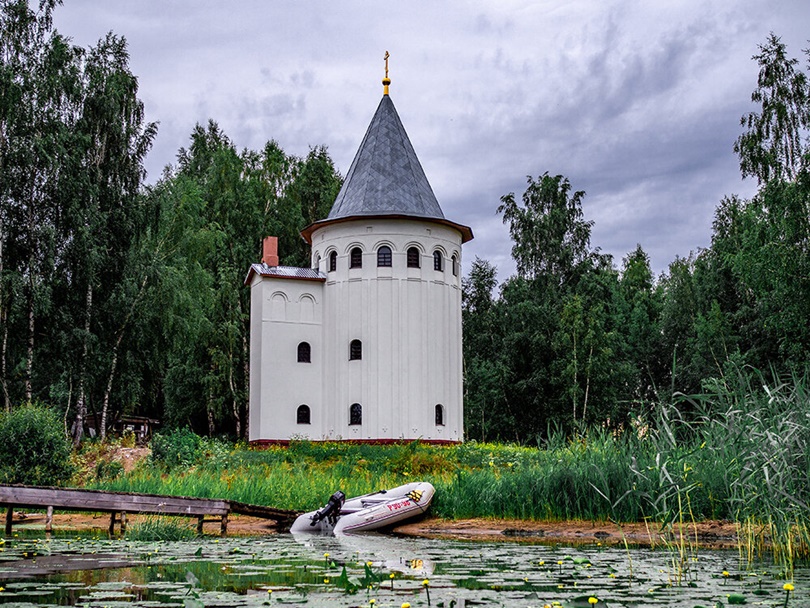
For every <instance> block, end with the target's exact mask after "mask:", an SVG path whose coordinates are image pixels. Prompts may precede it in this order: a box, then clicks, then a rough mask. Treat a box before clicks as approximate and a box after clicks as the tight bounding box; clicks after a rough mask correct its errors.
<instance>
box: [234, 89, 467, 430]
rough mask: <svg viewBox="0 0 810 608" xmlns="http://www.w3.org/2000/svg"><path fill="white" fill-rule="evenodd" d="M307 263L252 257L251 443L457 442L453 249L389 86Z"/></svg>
mask: <svg viewBox="0 0 810 608" xmlns="http://www.w3.org/2000/svg"><path fill="white" fill-rule="evenodd" d="M383 84H384V85H385V88H384V95H383V98H382V101H381V102H380V105H379V107H378V108H377V112H376V113H375V115H374V117H373V119H372V121H371V124H370V125H369V127H368V130H367V132H366V135H365V137H364V138H363V141H362V143H361V144H360V149H359V150H358V152H357V155H356V156H355V158H354V161H353V162H352V165H351V167H350V168H349V172H348V174H347V175H346V179H345V181H344V184H343V187H342V189H341V191H340V193H339V194H338V196H337V199H336V200H335V204H334V206H333V207H332V211H331V212H330V214H329V216H328V217H327V218H326V219H324V220H321V221H318V222H315V223H314V224H312V225H310V226H308V227H307V228H305V229H304V231H303V232H302V235H303V237H304V238H305V239H306V240H307V242H308V243H310V245H311V246H312V266H313V268H311V269H308V268H307V269H303V268H289V267H280V266H278V257H277V252H276V251H275V240H274V239H272V240H267V241H266V242H265V256H264V258H263V260H262V263H261V264H254V265H253V266H251V269H250V272H249V274H248V278H247V280H246V283H247V284H249V285H250V287H251V345H250V347H251V357H250V366H251V369H250V439H251V442H256V443H265V442H286V441H289V440H290V439H295V438H306V439H310V440H353V441H368V442H388V441H410V440H417V439H419V440H423V441H429V442H437V443H443V442H460V441H462V440H463V414H464V412H463V398H462V360H461V270H460V268H461V246H462V243H465V242H467V241H469V240H470V239H472V238H473V235H472V231H471V230H470V228H468V227H466V226H462V225H460V224H456V223H454V222H452V221H449V220H447V219H445V217H444V214H443V213H442V210H441V208H440V207H439V203H438V201H437V200H436V197H435V195H434V194H433V191H432V189H431V187H430V184H429V183H428V181H427V178H426V177H425V173H424V171H423V170H422V167H421V165H420V163H419V160H418V159H417V157H416V153H415V152H414V150H413V147H412V146H411V142H410V140H409V139H408V136H407V134H406V133H405V129H404V128H403V126H402V123H401V122H400V120H399V116H398V115H397V112H396V109H395V108H394V104H393V102H392V101H391V98H390V97H389V95H388V85H389V84H390V81H389V80H388V78H387V73H386V79H385V80H383Z"/></svg>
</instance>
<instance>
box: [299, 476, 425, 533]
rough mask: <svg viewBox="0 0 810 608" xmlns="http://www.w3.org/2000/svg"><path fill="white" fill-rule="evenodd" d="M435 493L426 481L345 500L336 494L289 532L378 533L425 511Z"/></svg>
mask: <svg viewBox="0 0 810 608" xmlns="http://www.w3.org/2000/svg"><path fill="white" fill-rule="evenodd" d="M435 491H436V490H435V489H434V488H433V486H432V485H431V484H429V483H428V482H426V481H417V482H414V483H406V484H405V485H402V486H397V487H396V488H391V489H390V490H380V491H379V492H374V493H372V494H365V495H363V496H358V497H356V498H350V499H349V500H346V496H345V494H343V492H340V491H338V492H335V493H334V494H332V496H331V497H330V498H329V502H327V503H326V505H324V506H323V508H321V509H319V510H318V511H310V512H309V513H304V514H303V515H299V516H298V518H297V519H296V520H295V523H293V525H292V528H290V532H292V533H293V534H298V533H302V532H314V533H317V534H329V533H332V534H336V535H339V534H347V533H351V532H363V531H369V530H379V529H380V528H384V527H387V526H390V525H393V524H396V523H399V522H401V521H404V520H406V519H410V518H412V517H417V516H419V515H421V514H422V513H424V512H425V511H427V509H428V507H429V506H430V501H431V500H433V493H434V492H435Z"/></svg>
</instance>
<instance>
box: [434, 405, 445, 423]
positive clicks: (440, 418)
mask: <svg viewBox="0 0 810 608" xmlns="http://www.w3.org/2000/svg"><path fill="white" fill-rule="evenodd" d="M436 426H444V406H443V405H442V404H441V403H437V404H436Z"/></svg>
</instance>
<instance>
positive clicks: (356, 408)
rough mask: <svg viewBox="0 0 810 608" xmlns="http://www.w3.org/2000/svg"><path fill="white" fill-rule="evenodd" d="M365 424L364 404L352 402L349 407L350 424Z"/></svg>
mask: <svg viewBox="0 0 810 608" xmlns="http://www.w3.org/2000/svg"><path fill="white" fill-rule="evenodd" d="M358 424H363V406H362V405H360V404H359V403H352V406H351V407H350V408H349V426H356V425H358Z"/></svg>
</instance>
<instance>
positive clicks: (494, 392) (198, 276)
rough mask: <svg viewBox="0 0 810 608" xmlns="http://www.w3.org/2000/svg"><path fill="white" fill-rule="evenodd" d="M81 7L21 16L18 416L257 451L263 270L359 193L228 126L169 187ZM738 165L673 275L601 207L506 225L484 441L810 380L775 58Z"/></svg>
mask: <svg viewBox="0 0 810 608" xmlns="http://www.w3.org/2000/svg"><path fill="white" fill-rule="evenodd" d="M57 5H58V0H42V1H41V2H39V4H38V5H36V6H31V5H30V3H29V2H27V0H3V2H2V5H0V6H2V12H0V389H1V390H2V394H0V400H2V408H3V409H4V410H5V411H10V410H11V409H12V408H14V407H16V406H17V405H19V404H23V403H31V402H41V403H45V404H49V405H52V406H53V407H54V408H56V410H57V411H59V412H61V415H62V416H63V421H64V424H65V428H66V430H67V431H68V432H69V433H70V434H71V436H72V438H73V440H74V442H76V443H78V442H79V441H81V439H82V437H83V435H84V433H85V432H86V430H87V429H86V427H85V424H84V420H85V418H86V416H87V415H88V414H94V415H95V420H96V421H97V423H98V432H99V433H100V434H102V435H103V434H104V432H105V429H106V428H108V426H109V424H110V423H111V421H112V420H114V419H116V418H117V417H119V416H121V415H122V414H137V415H143V416H150V417H156V418H160V419H161V421H162V423H163V425H164V427H166V428H180V427H191V428H193V429H194V430H196V431H197V432H199V433H204V434H209V435H215V434H224V435H230V436H232V437H236V438H241V437H246V436H247V433H248V416H247V403H248V374H249V367H248V366H249V356H248V345H249V335H248V319H249V308H248V306H249V293H248V290H247V289H246V288H244V287H243V280H244V278H245V275H246V272H247V269H248V267H249V265H250V264H251V263H252V262H255V261H257V260H258V259H259V258H260V251H261V240H262V238H263V237H264V236H266V235H268V234H274V235H278V237H279V241H280V247H279V249H280V252H281V255H282V257H281V263H282V264H286V265H294V266H307V265H308V264H309V252H308V248H307V245H306V244H305V243H304V241H303V240H302V239H301V238H300V235H299V233H300V230H301V229H302V228H303V227H304V226H306V225H307V224H309V223H311V222H313V221H315V220H317V219H321V218H323V217H326V215H327V214H328V212H329V210H330V208H331V205H332V203H333V201H334V199H335V197H336V195H337V192H338V190H339V188H340V185H341V182H342V179H341V176H340V174H339V173H338V171H337V170H336V168H335V166H334V163H333V162H332V160H331V158H330V157H329V154H328V152H327V150H326V148H325V147H323V146H319V147H315V148H312V149H311V150H310V151H309V153H308V154H307V155H306V156H304V157H298V156H295V155H291V154H287V153H286V152H284V150H283V149H282V148H281V147H280V146H279V144H278V143H277V142H275V141H272V140H271V141H269V142H268V143H267V144H266V145H265V146H264V147H263V148H262V149H260V150H241V151H240V150H238V149H237V148H236V146H235V145H234V144H233V142H232V141H231V140H230V139H229V138H228V137H227V135H226V134H225V133H223V132H222V130H221V129H220V128H219V127H218V125H217V124H216V123H215V122H214V121H210V122H209V123H208V124H206V125H197V126H196V127H195V128H194V129H193V131H192V133H191V134H190V138H189V143H188V147H187V148H183V149H181V150H179V151H178V154H177V159H176V162H175V163H174V164H173V165H170V166H168V167H166V169H165V170H164V172H163V174H162V176H161V177H160V179H159V180H157V182H156V183H154V184H153V185H146V184H145V171H144V167H143V162H144V159H145V157H146V154H147V153H148V151H149V149H150V147H151V144H152V142H153V140H154V138H155V135H156V133H157V128H158V126H157V124H155V123H151V122H149V121H147V120H146V118H145V116H144V110H143V104H142V102H141V101H140V99H139V98H138V81H137V78H136V76H135V75H134V74H132V72H131V70H130V69H129V55H128V51H127V46H126V41H125V40H124V38H122V37H119V36H116V35H114V34H112V33H111V34H108V35H107V36H106V37H104V38H103V39H101V40H100V41H99V42H98V43H97V44H96V45H95V46H92V47H90V48H86V49H85V48H81V47H78V46H76V45H74V44H72V42H71V41H70V40H69V39H68V38H65V37H64V36H62V35H61V34H60V33H58V32H57V31H55V30H54V29H53V24H52V16H53V12H54V10H55V9H56V8H57ZM756 60H757V61H758V62H759V64H760V67H761V72H760V77H759V81H758V85H757V88H756V90H755V92H754V95H753V100H754V102H755V103H757V104H758V105H759V106H760V108H761V110H760V111H759V112H752V113H751V114H750V115H748V116H745V117H743V130H744V132H743V135H741V137H740V138H739V140H738V141H737V143H736V145H735V150H736V152H737V153H738V155H739V156H740V162H741V170H742V172H743V174H744V175H750V176H754V177H756V178H757V179H758V180H759V183H760V188H759V191H758V193H757V195H756V196H755V197H754V198H752V199H751V200H741V199H738V198H736V197H729V198H727V199H725V200H723V201H722V202H721V203H720V204H719V206H718V208H717V212H716V218H715V223H714V231H713V237H712V243H711V246H710V247H708V248H707V249H705V250H701V251H699V252H697V253H696V254H693V255H690V256H689V257H687V258H678V259H676V260H675V261H673V262H672V263H671V264H670V266H669V269H668V271H667V272H665V273H664V274H663V275H662V276H660V277H657V278H656V277H654V276H653V274H652V271H651V269H650V263H649V258H648V256H647V255H646V253H645V252H644V251H643V249H642V248H641V247H640V246H639V247H637V248H636V249H635V250H634V251H632V252H630V253H629V254H628V255H627V256H626V257H625V258H624V259H623V260H622V264H621V268H616V267H615V265H614V262H613V260H612V259H611V258H610V256H606V255H604V254H602V253H601V252H600V251H599V250H598V249H596V248H594V247H592V245H591V242H590V235H591V227H592V222H589V221H587V220H586V219H585V218H584V217H583V214H582V209H581V203H582V199H583V197H584V196H585V194H584V193H583V192H579V191H575V190H574V188H573V186H572V185H571V184H570V183H569V181H568V180H567V179H566V178H565V177H563V176H559V175H550V174H543V175H541V176H539V177H537V178H536V179H535V178H529V180H528V185H527V189H526V191H525V193H524V194H523V196H522V197H521V198H520V199H518V198H517V197H516V196H515V195H514V194H508V195H506V196H504V197H502V199H501V201H500V206H499V207H498V210H499V212H500V213H501V215H502V217H503V220H504V222H506V223H507V225H508V226H509V230H510V235H511V238H512V241H513V256H514V258H515V262H516V267H517V274H516V275H515V276H513V277H509V278H507V279H506V280H505V281H503V283H502V284H501V285H500V286H499V285H498V282H497V275H496V269H495V268H494V267H493V266H492V265H491V264H489V263H488V262H487V261H485V260H475V262H473V264H472V267H471V270H470V272H469V274H468V275H467V276H466V277H465V279H464V281H463V322H464V373H465V409H466V411H465V418H466V420H465V425H466V435H467V437H469V438H473V439H482V440H491V439H502V440H516V441H522V442H535V441H542V438H543V437H544V436H545V435H546V433H547V432H548V429H549V428H559V429H563V430H566V431H568V430H571V429H574V428H576V426H577V425H582V424H592V423H598V424H603V425H607V426H609V427H611V428H621V427H622V426H624V425H626V424H628V423H629V422H630V420H631V419H632V418H633V417H635V416H636V415H643V414H644V412H645V411H646V410H649V409H650V408H651V407H652V406H653V404H654V403H656V402H657V400H658V399H660V398H662V396H666V395H670V394H672V392H674V391H684V392H694V391H699V390H700V389H701V386H702V383H704V382H705V381H707V379H710V378H723V377H726V376H727V375H729V374H731V373H736V372H735V371H734V370H739V369H744V366H745V365H749V366H753V367H756V368H760V369H768V368H771V367H772V368H774V369H775V370H776V371H778V372H780V373H783V372H789V371H797V370H798V371H801V370H803V369H804V368H803V366H804V365H805V364H806V361H807V360H808V351H809V350H810V327H808V323H807V318H808V314H807V304H806V303H807V302H808V301H810V284H808V282H809V281H810V260H808V255H810V253H809V252H810V247H809V245H810V227H809V226H808V217H809V216H810V213H808V192H810V177H808V172H807V164H808V142H807V138H806V135H807V128H808V124H809V123H810V119H808V113H809V112H810V102H809V101H808V99H809V98H810V93H809V92H808V83H807V78H806V75H805V73H804V72H803V71H802V70H800V69H798V68H797V62H796V60H794V59H790V58H789V57H788V56H787V54H786V50H785V47H784V45H783V44H782V43H781V41H780V40H779V39H778V38H776V37H775V36H771V37H770V38H769V39H768V40H767V42H766V43H765V44H764V45H763V46H762V47H761V53H760V54H759V55H757V56H756Z"/></svg>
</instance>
